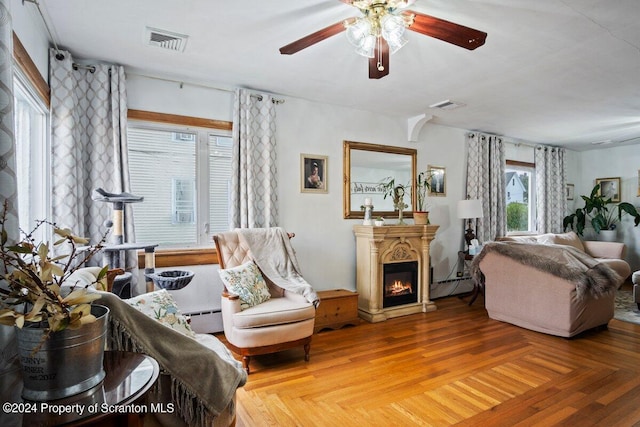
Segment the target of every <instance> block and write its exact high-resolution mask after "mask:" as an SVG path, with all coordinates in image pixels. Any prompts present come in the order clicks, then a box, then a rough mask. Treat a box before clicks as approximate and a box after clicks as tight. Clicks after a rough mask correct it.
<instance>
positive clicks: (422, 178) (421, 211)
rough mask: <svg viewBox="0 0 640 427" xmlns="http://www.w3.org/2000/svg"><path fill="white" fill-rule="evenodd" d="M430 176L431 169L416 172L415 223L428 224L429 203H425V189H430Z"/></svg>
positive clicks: (431, 174)
mask: <svg viewBox="0 0 640 427" xmlns="http://www.w3.org/2000/svg"><path fill="white" fill-rule="evenodd" d="M432 177H433V173H431V171H423V172H420V173H419V174H418V177H417V179H416V196H417V206H416V210H414V211H413V222H414V223H415V224H416V225H427V224H429V208H430V205H429V204H428V203H427V191H428V190H430V189H431V178H432Z"/></svg>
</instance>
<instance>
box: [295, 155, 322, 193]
mask: <svg viewBox="0 0 640 427" xmlns="http://www.w3.org/2000/svg"><path fill="white" fill-rule="evenodd" d="M327 162H328V157H327V156H319V155H316V154H300V191H301V192H302V193H326V192H327Z"/></svg>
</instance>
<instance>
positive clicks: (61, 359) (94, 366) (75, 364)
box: [16, 305, 109, 401]
mask: <svg viewBox="0 0 640 427" xmlns="http://www.w3.org/2000/svg"><path fill="white" fill-rule="evenodd" d="M91 314H93V315H94V316H95V317H96V321H95V322H93V323H88V324H85V325H83V326H82V327H81V328H80V329H75V330H73V329H65V330H62V331H59V332H51V334H50V335H49V337H48V338H47V337H44V335H45V334H46V329H45V328H42V327H38V326H36V325H35V324H34V325H25V326H24V327H22V328H21V329H18V328H16V338H17V340H18V354H19V357H20V366H21V367H22V381H23V385H24V387H23V389H22V397H23V398H24V399H27V400H32V401H48V400H54V399H61V398H64V397H68V396H72V395H74V394H78V393H82V392H83V391H86V390H89V389H90V388H92V387H95V386H97V385H98V384H100V382H101V381H102V380H103V379H104V376H105V372H104V368H103V357H104V347H105V342H106V337H107V319H108V316H109V309H108V308H107V307H104V306H102V305H92V306H91ZM38 347H39V348H38Z"/></svg>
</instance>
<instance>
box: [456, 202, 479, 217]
mask: <svg viewBox="0 0 640 427" xmlns="http://www.w3.org/2000/svg"><path fill="white" fill-rule="evenodd" d="M482 217H483V214H482V201H481V200H478V199H467V200H460V201H459V202H458V218H463V219H468V218H482Z"/></svg>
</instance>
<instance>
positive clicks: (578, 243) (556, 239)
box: [553, 231, 585, 252]
mask: <svg viewBox="0 0 640 427" xmlns="http://www.w3.org/2000/svg"><path fill="white" fill-rule="evenodd" d="M553 243H555V244H556V245H567V246H573V247H574V248H576V249H578V250H579V251H580V252H585V250H584V245H583V244H582V240H580V237H579V236H578V235H577V234H576V233H575V232H574V231H569V232H568V233H559V234H555V235H554V236H553Z"/></svg>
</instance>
